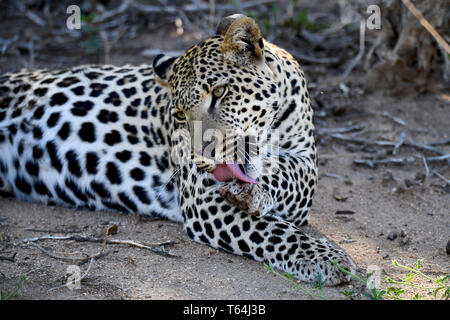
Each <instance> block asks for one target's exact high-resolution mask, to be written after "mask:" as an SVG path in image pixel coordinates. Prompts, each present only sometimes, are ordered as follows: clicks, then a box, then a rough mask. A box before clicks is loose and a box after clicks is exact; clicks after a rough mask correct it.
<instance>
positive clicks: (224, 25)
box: [216, 13, 247, 36]
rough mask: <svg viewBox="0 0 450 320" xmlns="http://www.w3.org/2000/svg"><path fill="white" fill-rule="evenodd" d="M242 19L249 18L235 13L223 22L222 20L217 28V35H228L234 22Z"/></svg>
mask: <svg viewBox="0 0 450 320" xmlns="http://www.w3.org/2000/svg"><path fill="white" fill-rule="evenodd" d="M242 18H247V16H244V15H243V14H240V13H235V14H233V15H231V16H228V17H224V18H222V20H220V22H219V24H218V26H217V28H216V35H222V36H224V35H225V34H226V33H227V31H228V29H229V28H230V26H231V24H232V23H233V22H234V21H236V20H238V19H242Z"/></svg>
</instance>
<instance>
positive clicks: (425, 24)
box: [402, 0, 450, 54]
mask: <svg viewBox="0 0 450 320" xmlns="http://www.w3.org/2000/svg"><path fill="white" fill-rule="evenodd" d="M402 2H403V4H404V5H405V6H406V7H407V8H408V9H409V10H410V11H411V13H412V14H413V15H414V16H415V17H416V18H417V19H418V20H419V21H420V23H421V24H422V26H423V27H424V28H425V29H426V30H427V31H428V32H429V33H430V34H431V35H432V36H433V38H434V39H435V40H436V41H437V43H439V44H440V45H441V47H442V48H443V49H444V50H445V51H446V52H447V54H450V45H449V44H448V43H447V41H445V39H444V38H443V37H441V35H440V34H439V33H438V32H437V31H436V29H434V27H433V26H432V25H431V24H430V23H429V22H428V20H427V19H425V18H424V16H423V15H422V13H421V12H420V11H419V10H417V8H416V7H415V6H414V5H413V4H412V3H411V1H410V0H402Z"/></svg>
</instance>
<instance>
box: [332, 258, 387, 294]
mask: <svg viewBox="0 0 450 320" xmlns="http://www.w3.org/2000/svg"><path fill="white" fill-rule="evenodd" d="M333 264H334V265H335V266H336V267H337V268H338V269H339V270H341V272H343V273H345V274H348V275H350V276H351V277H352V278H354V279H356V280H358V281H359V282H361V283H362V284H363V285H364V287H365V288H367V289H368V292H366V293H364V295H365V296H366V297H367V298H369V299H371V300H383V296H384V295H385V294H386V291H385V290H378V289H377V288H375V287H373V288H369V287H370V286H369V280H370V278H371V277H372V276H373V272H371V273H367V274H366V279H362V278H360V277H358V276H357V275H356V274H353V273H351V272H350V270H349V268H348V267H347V266H341V265H339V264H338V263H337V261H333ZM341 293H342V292H341Z"/></svg>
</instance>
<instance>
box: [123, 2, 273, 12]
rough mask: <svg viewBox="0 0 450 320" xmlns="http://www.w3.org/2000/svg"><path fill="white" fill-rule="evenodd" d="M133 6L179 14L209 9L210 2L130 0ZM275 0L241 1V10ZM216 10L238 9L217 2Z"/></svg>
mask: <svg viewBox="0 0 450 320" xmlns="http://www.w3.org/2000/svg"><path fill="white" fill-rule="evenodd" d="M128 2H129V4H130V5H131V6H133V7H134V8H136V9H137V10H139V11H142V12H145V13H170V14H178V13H179V12H180V10H181V11H184V12H198V11H209V10H210V6H209V3H208V4H205V3H202V2H198V3H197V4H185V5H182V6H155V5H150V4H149V5H147V4H143V3H140V2H138V1H134V0H129V1H128ZM272 2H273V0H256V1H246V2H242V3H239V10H237V11H241V10H244V9H248V8H252V7H257V6H261V5H264V4H269V3H272ZM215 9H216V11H220V10H236V7H235V6H233V5H228V4H216V6H215Z"/></svg>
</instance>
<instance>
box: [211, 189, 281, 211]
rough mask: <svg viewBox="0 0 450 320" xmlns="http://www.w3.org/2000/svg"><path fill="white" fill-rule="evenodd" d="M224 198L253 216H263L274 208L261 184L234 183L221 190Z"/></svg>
mask: <svg viewBox="0 0 450 320" xmlns="http://www.w3.org/2000/svg"><path fill="white" fill-rule="evenodd" d="M220 192H221V194H222V197H224V199H226V200H227V201H228V202H230V203H232V204H234V205H235V206H237V207H238V208H239V209H241V210H242V211H245V212H247V213H248V214H250V215H253V216H263V215H265V214H267V213H268V212H269V211H270V210H271V209H272V207H273V205H274V202H273V199H272V197H271V196H270V194H269V193H268V192H267V191H265V190H264V188H263V187H262V186H261V185H259V184H250V183H242V182H237V181H232V182H229V183H226V184H225V185H224V186H223V187H222V188H221V190H220Z"/></svg>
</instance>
